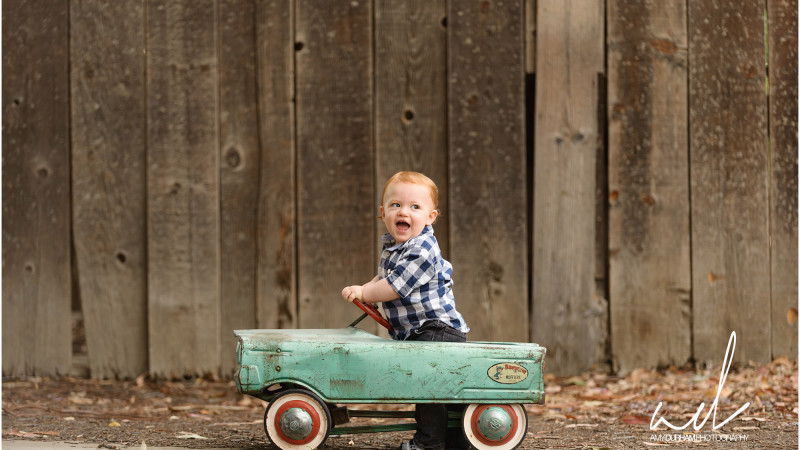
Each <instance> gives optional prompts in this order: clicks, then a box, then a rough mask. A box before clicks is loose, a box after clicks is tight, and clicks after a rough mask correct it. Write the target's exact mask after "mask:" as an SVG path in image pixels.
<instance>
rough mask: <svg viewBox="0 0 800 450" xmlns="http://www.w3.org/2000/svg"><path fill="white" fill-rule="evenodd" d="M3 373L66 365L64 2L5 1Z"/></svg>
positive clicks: (47, 371)
mask: <svg viewBox="0 0 800 450" xmlns="http://www.w3.org/2000/svg"><path fill="white" fill-rule="evenodd" d="M2 12H3V131H2V135H3V136H2V137H3V158H2V159H3V163H2V165H3V240H2V244H3V245H2V246H3V319H2V320H3V375H4V376H23V375H39V376H54V375H59V374H61V375H64V374H67V373H68V372H69V370H70V366H71V357H72V349H71V342H72V339H71V329H70V326H71V323H70V306H71V278H70V277H71V263H70V217H69V216H70V198H69V179H70V174H69V69H68V67H69V65H68V55H69V26H68V25H69V23H68V21H69V4H68V2H65V1H61V2H52V1H30V2H25V3H22V2H4V3H3V5H2Z"/></svg>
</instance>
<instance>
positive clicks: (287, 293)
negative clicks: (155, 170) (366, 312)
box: [256, 0, 297, 328]
mask: <svg viewBox="0 0 800 450" xmlns="http://www.w3.org/2000/svg"><path fill="white" fill-rule="evenodd" d="M293 11H294V1H292V0H268V1H259V2H258V3H257V4H256V12H257V16H258V19H257V21H256V33H257V38H256V40H257V54H256V58H257V73H258V111H259V140H260V142H261V144H260V146H261V155H260V165H259V173H260V176H259V184H258V273H257V285H256V286H257V296H256V314H257V324H258V326H259V327H260V328H294V327H296V326H297V288H296V282H297V275H296V267H295V264H296V257H295V245H296V232H295V202H296V184H295V150H294V147H295V137H294V133H295V128H294V114H295V109H294V95H295V93H294V14H293Z"/></svg>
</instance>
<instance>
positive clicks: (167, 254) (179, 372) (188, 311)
mask: <svg viewBox="0 0 800 450" xmlns="http://www.w3.org/2000/svg"><path fill="white" fill-rule="evenodd" d="M216 14H217V9H216V5H215V2H213V1H211V0H208V1H202V2H198V1H180V2H176V1H168V2H160V1H151V2H149V3H148V5H147V30H148V36H147V65H148V95H147V127H148V141H147V146H148V167H147V170H148V180H147V188H148V189H147V191H148V206H147V210H148V214H147V219H148V223H147V234H148V301H149V304H148V318H149V319H148V320H149V348H150V353H149V354H150V373H151V374H152V375H155V376H163V377H177V376H184V375H186V374H204V373H210V372H217V371H218V370H219V358H220V342H219V340H220V331H219V329H220V322H219V321H220V304H219V258H220V255H219V242H220V234H219V161H218V160H219V154H218V148H219V142H220V141H219V133H218V128H217V127H218V122H217V110H218V105H217V80H218V78H217V69H218V61H217V51H216V48H217V37H218V35H217V27H216V25H217V16H216Z"/></svg>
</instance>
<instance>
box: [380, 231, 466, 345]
mask: <svg viewBox="0 0 800 450" xmlns="http://www.w3.org/2000/svg"><path fill="white" fill-rule="evenodd" d="M452 275H453V266H452V265H450V263H449V262H448V261H447V260H446V259H444V258H442V251H441V250H440V249H439V244H438V242H437V241H436V238H435V237H434V236H433V227H431V226H426V227H425V228H423V229H422V232H421V233H420V234H419V236H416V237H413V238H411V239H409V240H408V241H406V242H405V243H404V244H397V242H396V241H395V240H394V238H393V237H392V235H391V234H389V233H386V234H385V235H384V236H383V251H382V252H381V261H380V264H379V266H378V277H379V278H386V281H388V282H389V285H391V286H392V288H393V289H394V291H395V292H397V294H399V295H400V297H399V298H397V299H395V300H391V301H388V302H383V312H384V313H385V314H386V318H387V320H388V321H389V323H391V324H392V327H393V328H394V331H393V332H392V333H391V335H392V337H393V338H394V339H397V340H405V339H406V338H407V337H408V336H409V335H410V334H411V331H412V330H414V329H416V328H419V327H420V326H421V325H422V324H423V323H425V322H427V321H429V320H441V321H442V322H444V323H446V324H447V325H450V326H451V327H453V328H455V329H457V330H459V331H461V332H464V333H467V332H468V331H469V327H468V326H467V323H466V321H465V320H464V317H462V316H461V314H459V312H458V311H456V301H455V298H454V297H453V290H452V286H453V280H452Z"/></svg>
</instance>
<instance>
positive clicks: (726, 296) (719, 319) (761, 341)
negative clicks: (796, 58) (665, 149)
mask: <svg viewBox="0 0 800 450" xmlns="http://www.w3.org/2000/svg"><path fill="white" fill-rule="evenodd" d="M688 17H689V29H690V30H691V33H690V37H689V67H690V71H689V99H690V100H689V116H690V117H691V124H690V134H689V135H690V148H691V157H690V164H691V203H692V206H691V213H692V286H693V333H694V341H693V346H694V357H695V359H696V360H697V361H700V362H702V361H712V362H715V363H719V361H720V360H721V359H722V358H723V356H724V354H725V348H726V345H727V342H728V339H727V337H728V335H729V334H730V333H731V332H732V331H735V332H736V333H737V344H736V352H735V355H734V359H735V360H736V361H741V362H747V361H755V362H767V361H769V360H770V358H771V349H770V345H771V344H770V341H771V333H770V322H771V319H770V312H769V310H770V308H769V304H770V259H769V234H768V231H767V230H769V223H768V219H769V198H768V172H767V170H768V168H767V147H766V146H767V139H768V135H767V130H768V128H767V101H766V100H767V99H766V95H765V82H766V80H765V77H766V73H765V68H764V57H765V56H764V3H763V2H758V1H742V2H736V3H729V2H719V1H707V2H691V3H690V4H689V15H688Z"/></svg>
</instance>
